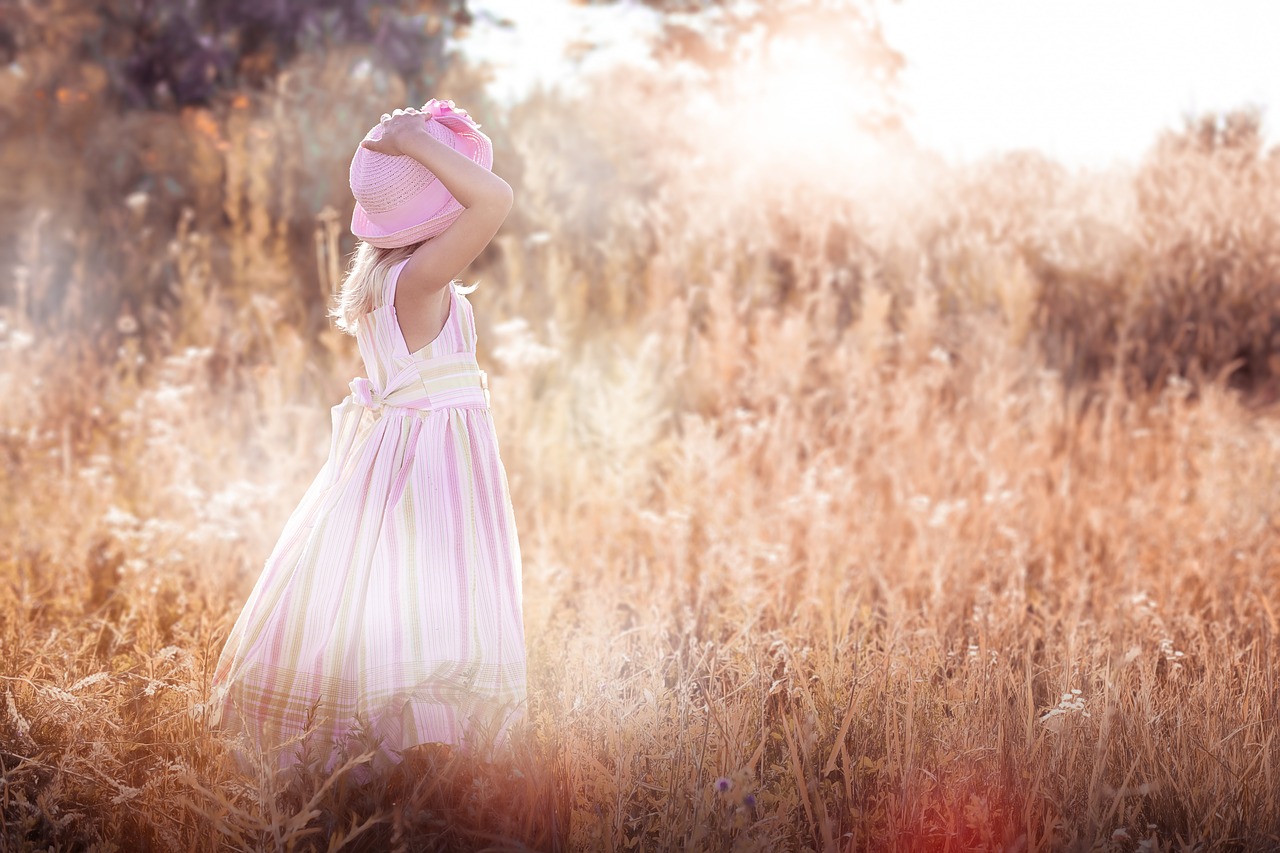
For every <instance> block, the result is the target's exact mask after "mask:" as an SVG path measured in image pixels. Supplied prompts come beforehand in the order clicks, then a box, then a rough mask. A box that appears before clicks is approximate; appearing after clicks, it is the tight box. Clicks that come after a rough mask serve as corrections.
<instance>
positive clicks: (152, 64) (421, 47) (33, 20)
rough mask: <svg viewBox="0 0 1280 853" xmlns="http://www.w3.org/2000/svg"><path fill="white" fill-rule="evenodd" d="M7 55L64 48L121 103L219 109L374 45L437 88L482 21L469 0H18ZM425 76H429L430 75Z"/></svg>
mask: <svg viewBox="0 0 1280 853" xmlns="http://www.w3.org/2000/svg"><path fill="white" fill-rule="evenodd" d="M3 9H4V11H3V14H2V15H0V54H3V55H4V56H5V57H7V60H6V61H8V62H17V63H18V65H19V67H21V65H22V62H23V60H24V56H25V55H26V54H28V53H31V54H40V53H42V52H43V51H44V50H46V49H48V48H55V47H62V48H63V49H64V50H63V51H58V52H60V53H63V55H64V56H66V57H67V59H68V60H69V61H72V62H89V63H94V64H96V65H98V66H99V67H101V68H103V69H104V70H105V71H106V73H107V80H108V88H109V90H110V92H111V94H112V95H114V96H115V97H116V98H117V99H118V100H119V103H120V105H121V106H125V107H152V108H167V107H171V106H186V105H192V104H204V103H208V102H209V100H210V99H211V98H212V97H213V96H214V94H215V93H216V92H217V91H219V90H220V89H227V88H238V87H243V86H246V85H248V86H260V85H262V84H263V83H265V82H267V81H269V80H270V79H271V78H273V77H274V76H275V75H276V74H277V73H278V72H279V71H281V70H282V69H283V68H284V66H285V65H286V63H287V62H288V61H289V60H290V59H291V58H292V57H293V56H295V55H296V54H298V53H299V52H304V51H314V50H318V49H324V48H328V47H333V46H337V45H342V44H368V45H369V46H370V47H371V48H372V50H371V57H372V58H373V59H375V60H376V61H377V62H380V63H382V64H383V65H384V66H385V67H386V68H388V69H389V70H391V71H394V72H396V73H397V74H399V75H400V76H401V77H403V78H404V79H405V81H406V83H407V84H408V85H409V87H410V89H417V88H420V87H422V88H429V87H430V86H431V85H432V83H433V82H434V80H435V79H436V78H438V76H439V75H440V74H441V72H442V71H443V70H444V65H445V53H444V46H445V41H446V39H448V38H449V37H450V36H451V35H452V34H453V33H454V31H455V30H456V29H457V28H458V27H464V26H466V25H467V24H469V23H470V21H471V17H470V13H469V11H468V9H467V2H466V0H50V2H48V3H41V4H33V3H24V4H20V5H19V4H8V5H5V6H4V7H3ZM424 78H425V79H424Z"/></svg>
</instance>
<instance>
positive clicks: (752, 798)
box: [742, 794, 756, 809]
mask: <svg viewBox="0 0 1280 853" xmlns="http://www.w3.org/2000/svg"><path fill="white" fill-rule="evenodd" d="M742 804H743V805H744V806H746V807H747V808H749V809H753V808H755V807H756V795H755V794H747V795H746V796H745V797H743V798H742Z"/></svg>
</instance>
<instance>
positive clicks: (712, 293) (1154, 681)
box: [0, 67, 1280, 851]
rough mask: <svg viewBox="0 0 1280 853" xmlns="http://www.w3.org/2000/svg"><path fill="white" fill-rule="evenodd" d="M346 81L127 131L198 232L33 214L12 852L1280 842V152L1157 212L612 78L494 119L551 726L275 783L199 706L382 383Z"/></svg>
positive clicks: (1234, 129)
mask: <svg viewBox="0 0 1280 853" xmlns="http://www.w3.org/2000/svg"><path fill="white" fill-rule="evenodd" d="M326 73H329V72H328V71H326V67H316V68H311V69H309V70H308V71H307V72H306V74H305V75H303V77H304V79H308V80H311V81H313V84H314V88H307V87H304V86H299V85H298V84H297V79H298V78H297V77H295V78H294V79H293V80H292V82H291V81H289V80H286V81H285V82H283V83H281V84H280V85H279V86H277V87H275V88H274V89H273V90H272V91H268V92H266V93H264V94H262V95H261V96H254V97H253V98H252V99H249V98H238V99H236V100H234V101H232V100H228V102H227V103H226V104H223V105H221V106H220V107H218V108H216V109H210V110H189V111H186V112H184V113H182V114H181V115H179V116H176V117H169V118H155V119H154V120H153V124H152V125H149V126H139V125H138V124H137V122H138V121H140V119H136V118H131V119H119V120H118V121H117V123H116V124H115V125H112V131H113V134H114V135H113V136H112V138H114V139H116V140H119V142H118V144H119V145H120V146H133V147H132V148H127V147H126V148H122V149H121V150H128V151H130V152H133V153H130V154H129V156H130V157H135V156H136V158H137V159H138V164H136V165H134V166H128V165H127V164H126V167H125V169H126V171H128V169H130V168H133V169H135V170H143V169H148V170H151V173H154V174H156V175H170V176H171V179H172V180H174V181H175V182H176V183H177V184H178V185H179V186H180V187H181V188H182V190H183V193H182V195H181V196H177V195H173V194H170V195H166V194H165V192H166V190H165V186H166V185H165V184H164V182H163V181H158V182H157V183H156V184H155V188H154V189H153V190H151V191H149V192H136V193H128V194H126V193H123V192H121V193H120V194H118V195H115V196H112V195H111V191H109V190H110V187H112V186H115V185H114V184H112V185H109V186H107V187H106V188H105V189H103V190H102V191H101V192H99V193H98V194H97V195H88V196H84V197H79V196H77V197H76V198H74V199H72V200H67V201H64V202H63V203H60V204H56V205H55V204H50V205H45V206H41V204H40V203H39V201H38V200H37V199H36V198H35V196H34V195H31V196H29V197H23V198H20V199H19V200H20V201H22V203H21V204H20V205H19V206H18V207H17V208H16V210H17V211H18V212H19V213H20V215H18V214H13V213H7V214H6V216H9V217H10V218H9V219H7V220H6V223H7V226H6V227H7V228H10V229H11V231H10V233H11V235H12V239H11V240H9V241H8V242H7V243H6V251H7V252H9V257H8V258H7V259H5V264H4V267H3V269H2V270H0V277H2V278H3V280H4V282H5V293H6V294H7V297H6V300H5V302H4V305H3V310H4V316H3V328H2V330H0V393H2V395H3V400H4V403H5V404H4V406H3V407H0V426H2V431H0V440H2V441H3V455H4V460H5V465H4V466H3V468H0V849H3V850H14V851H17V850H47V849H52V850H81V849H92V850H101V851H107V850H119V851H135V850H183V851H213V850H229V849H252V850H259V849H261V850H281V851H284V850H299V851H300V850H313V849H314V850H337V849H347V850H386V849H391V850H473V849H492V850H521V849H539V850H549V849H567V850H591V851H595V850H609V851H614V850H618V851H621V850H724V851H729V850H733V851H749V850H761V851H803V850H814V851H819V850H821V851H827V850H831V851H836V850H839V851H857V850H904V851H905V850H929V851H935V850H936V851H949V850H957V851H958V850H1016V851H1043V850H1114V851H1135V850H1141V851H1165V850H1169V851H1173V850H1177V851H1182V850H1197V851H1208V850H1266V849H1276V848H1277V847H1280V796H1277V794H1276V792H1277V790H1280V743H1277V740H1276V712H1277V703H1278V702H1280V660H1278V656H1280V646H1278V645H1277V639H1278V637H1280V624H1277V616H1278V613H1280V586H1278V583H1280V490H1278V489H1277V487H1276V485H1275V484H1276V482H1277V476H1278V475H1280V421H1278V420H1276V418H1275V417H1274V414H1273V412H1272V400H1273V399H1274V397H1275V390H1276V387H1277V385H1276V382H1277V376H1278V375H1280V373H1278V371H1280V363H1277V361H1276V357H1277V354H1280V320H1278V318H1280V230H1278V228H1277V220H1278V217H1280V211H1278V210H1277V208H1276V205H1275V199H1276V198H1277V191H1278V190H1280V156H1278V155H1277V154H1276V152H1275V151H1270V152H1268V151H1265V150H1263V149H1262V148H1261V146H1260V144H1259V143H1258V137H1257V135H1256V133H1254V132H1252V131H1251V130H1250V126H1249V123H1248V121H1247V118H1242V117H1241V116H1235V117H1233V118H1231V120H1230V121H1222V120H1220V121H1217V122H1216V123H1215V121H1214V119H1212V118H1210V119H1207V120H1205V121H1204V122H1202V123H1201V124H1199V125H1197V126H1193V127H1188V129H1187V130H1186V131H1185V132H1184V133H1181V134H1176V135H1170V136H1168V137H1166V138H1165V139H1163V140H1161V141H1159V142H1158V143H1157V142H1155V141H1153V146H1152V149H1151V151H1150V154H1149V156H1148V158H1147V159H1146V160H1145V161H1144V163H1143V164H1142V165H1141V166H1139V167H1138V168H1136V169H1134V170H1132V171H1129V172H1123V173H1108V174H1080V175H1077V174H1072V173H1068V172H1066V171H1064V170H1063V169H1061V168H1059V167H1057V166H1056V165H1055V164H1053V163H1051V162H1049V161H1045V160H1043V159H1041V158H1039V157H1038V156H1036V155H1033V154H1023V155H1010V156H1007V157H1003V158H1000V159H998V160H991V161H986V162H983V163H980V164H976V165H973V166H966V167H946V166H943V165H940V164H938V163H936V162H933V161H932V160H930V159H929V158H928V157H927V156H924V155H911V154H908V153H902V154H900V156H898V157H896V158H894V159H886V160H885V161H883V162H876V163H869V162H868V161H866V160H859V159H857V158H852V159H851V161H850V162H849V163H828V164H824V167H823V168H822V169H820V170H811V171H805V168H804V167H805V166H806V164H803V163H801V164H797V165H796V166H795V169H796V171H795V173H794V174H791V175H788V176H787V179H786V180H780V181H777V180H768V179H766V176H767V175H770V174H776V173H777V167H776V166H775V167H770V166H769V165H768V163H767V162H766V161H767V157H768V156H769V152H767V151H757V152H754V153H752V152H749V151H747V150H745V149H744V150H743V151H739V152H736V153H735V154H733V155H732V156H703V157H699V156H696V151H695V150H694V149H695V148H696V146H695V139H694V136H695V135H696V131H695V130H688V127H690V125H686V132H685V133H682V134H680V135H673V134H671V133H670V132H669V131H670V127H671V117H670V110H672V109H677V107H675V106H669V107H667V108H665V109H664V110H661V111H659V110H652V109H645V104H646V103H649V102H650V101H647V100H646V99H657V98H661V99H664V102H665V103H668V104H677V103H678V96H677V95H676V94H673V93H664V92H661V91H657V92H655V91H653V90H652V89H648V88H645V87H644V86H641V85H639V84H637V83H635V82H634V81H628V80H627V79H625V78H620V79H616V80H607V81H605V82H604V83H602V85H601V87H600V88H599V89H598V90H597V91H596V92H595V93H594V94H592V95H589V96H588V97H587V98H586V99H585V100H584V101H583V102H581V103H577V104H573V103H562V104H555V103H553V102H552V98H551V96H538V97H535V98H534V99H533V100H531V101H530V102H529V103H527V104H525V105H523V106H521V107H519V108H517V109H516V110H515V111H514V112H513V113H512V114H511V116H510V118H509V120H507V121H505V123H504V122H498V121H497V120H496V119H495V120H490V121H489V122H488V123H487V124H486V128H487V129H488V130H490V131H491V133H492V134H493V135H494V136H495V140H497V142H498V155H497V156H498V159H497V161H496V166H495V168H497V170H498V171H499V172H500V173H503V174H504V175H506V176H508V177H509V179H510V180H511V182H512V184H513V186H514V187H515V188H516V193H517V210H516V213H515V215H514V216H513V218H512V220H511V221H510V222H509V223H508V227H507V229H506V230H505V231H504V232H503V234H501V235H500V237H499V239H498V240H497V241H496V243H495V245H494V246H493V248H492V249H491V250H490V251H489V252H488V253H487V254H486V255H485V256H484V257H483V258H482V259H481V260H480V261H479V262H478V263H477V265H476V267H475V269H474V270H473V272H472V274H469V275H468V279H469V280H471V279H479V280H480V282H481V283H480V287H479V289H478V290H477V291H476V292H475V293H474V294H473V295H472V296H471V300H472V302H473V304H474V305H475V306H476V309H477V319H478V323H479V325H480V329H479V333H480V352H479V358H480V361H481V365H482V366H484V367H486V368H487V369H488V370H489V372H490V376H491V380H490V388H491V391H492V395H493V414H494V417H495V419H496V421H497V428H498V435H499V438H500V441H501V446H502V453H503V459H504V462H505V464H506V466H507V470H508V473H509V477H510V484H511V488H512V492H513V500H514V503H515V510H516V517H517V520H518V523H519V526H520V527H519V531H520V538H521V545H522V553H523V559H524V596H525V597H524V608H525V609H524V615H525V624H526V631H527V650H528V655H529V665H530V680H531V684H530V697H529V701H530V705H529V715H528V726H527V728H526V729H525V730H524V731H523V732H522V733H521V736H520V738H519V739H518V741H517V742H516V744H515V746H514V749H513V751H512V753H511V755H510V756H508V757H506V758H504V759H503V760H501V761H499V762H496V763H493V764H479V765H471V764H465V763H463V762H462V761H461V760H454V761H452V762H451V763H448V764H445V765H443V766H440V767H437V768H434V769H432V770H431V771H430V772H428V773H427V774H426V775H424V776H423V777H422V779H421V784H420V785H419V789H418V790H417V792H416V793H415V794H414V795H413V796H412V797H411V798H410V799H409V800H408V801H407V802H402V803H401V804H399V805H397V806H394V807H393V806H388V805H386V800H385V799H384V796H383V793H384V789H385V786H386V780H382V779H374V780H373V781H372V782H366V783H358V782H357V781H356V777H355V776H354V775H353V773H352V772H351V770H352V768H353V767H355V766H356V765H358V764H359V763H360V762H361V760H362V756H361V755H360V754H355V753H353V754H352V756H351V762H350V763H349V764H348V765H346V766H345V767H344V768H343V769H342V770H341V771H339V772H338V773H336V774H333V775H330V776H325V775H324V774H321V773H319V772H317V771H315V770H311V771H309V772H306V773H303V774H301V775H300V776H298V777H296V778H283V777H280V778H277V777H275V776H273V775H272V774H270V773H267V772H265V771H262V772H258V773H254V772H249V773H246V772H244V770H243V769H242V768H239V767H237V766H236V765H235V763H234V762H232V761H231V760H230V759H229V753H228V749H227V745H226V744H224V743H221V742H220V741H219V740H218V739H217V738H215V737H213V736H212V735H211V734H210V732H209V731H208V729H207V726H206V722H205V707H204V704H203V703H204V702H205V700H206V698H207V689H208V682H209V677H210V674H211V670H212V666H213V663H214V661H215V660H216V658H217V654H218V652H219V650H220V648H221V642H222V640H223V638H224V637H225V636H226V633H227V631H228V629H229V628H230V625H231V623H232V621H233V620H234V618H235V616H236V614H237V613H238V611H239V608H240V606H241V604H242V603H243V601H244V597H245V596H246V595H247V593H248V591H249V589H250V588H251V586H252V583H253V581H254V579H255V577H256V574H257V571H258V570H259V569H260V567H261V564H262V562H263V560H264V559H265V557H266V555H267V553H268V552H269V550H270V547H271V545H272V544H273V543H274V540H275V537H276V536H277V535H278V533H279V531H280V528H281V527H282V525H283V523H284V521H285V519H286V517H287V516H288V513H289V512H290V510H291V509H292V508H293V506H294V504H295V503H296V501H297V499H298V498H299V497H300V496H301V494H302V492H303V490H304V489H305V488H306V486H307V484H308V483H309V481H310V478H311V477H312V476H314V474H315V472H316V471H317V470H318V469H319V466H320V464H321V463H322V462H323V459H324V455H325V452H326V450H327V447H328V444H327V442H328V429H329V420H328V418H329V411H328V407H329V406H331V405H334V404H335V403H337V402H338V401H339V400H340V399H341V397H342V396H343V394H345V393H346V383H347V381H348V380H349V379H350V378H351V377H353V376H355V375H357V374H358V373H359V372H360V364H359V359H358V355H357V353H356V349H355V345H354V342H353V341H352V340H351V339H349V338H344V337H342V336H340V335H338V334H337V333H335V332H334V331H332V330H330V329H328V328H327V327H326V325H325V323H324V320H323V311H324V307H325V300H326V299H327V298H328V297H329V296H330V295H331V294H332V292H333V287H334V286H335V283H336V278H337V276H338V271H339V270H340V268H341V265H342V263H343V257H342V253H343V252H344V251H348V250H349V248H350V243H349V238H347V237H346V236H344V235H345V219H344V217H345V216H346V212H348V211H349V209H348V208H344V207H343V205H344V204H346V203H347V202H345V201H344V200H343V199H344V196H343V194H344V192H345V190H346V187H345V168H346V159H347V158H348V157H349V156H350V152H349V147H348V143H349V142H350V140H348V139H347V138H346V137H341V138H337V137H339V136H340V134H332V133H331V134H330V136H331V137H333V139H332V141H331V142H330V141H328V140H326V139H325V138H324V134H317V136H316V137H315V138H312V137H311V136H310V131H311V130H314V129H315V128H314V127H312V126H309V125H305V124H304V121H303V119H302V118H301V116H311V118H308V119H307V121H316V122H318V121H320V120H321V119H320V118H317V117H316V116H317V115H319V114H318V113H317V112H316V111H315V109H314V107H315V103H316V102H318V100H319V99H320V98H321V97H330V98H332V99H333V100H332V102H331V103H329V104H328V105H327V107H326V109H328V110H330V111H331V112H330V113H329V115H332V116H344V115H356V116H362V115H364V114H365V113H370V112H371V111H370V110H369V109H367V108H366V109H363V112H361V109H360V108H361V107H362V106H367V103H369V102H372V101H373V100H374V99H375V97H377V98H381V99H383V100H390V101H394V100H395V99H396V97H397V93H396V92H395V91H390V92H387V91H382V92H380V93H371V92H367V91H358V90H351V91H345V90H344V94H342V95H341V96H340V97H338V96H334V95H332V93H334V92H337V91H339V87H337V86H336V85H335V84H333V83H332V82H331V81H328V80H327V78H326V77H325V74H326ZM371 85H372V84H371ZM454 85H455V89H454V90H451V91H446V92H443V93H442V96H446V97H447V96H452V97H457V98H458V99H459V102H460V103H465V104H467V105H468V107H469V108H471V109H472V112H473V114H474V113H479V114H481V118H482V120H484V116H483V112H484V110H483V106H482V105H481V106H475V107H473V106H472V104H473V103H474V102H473V101H467V100H465V97H466V95H467V93H468V91H469V90H468V89H467V88H466V85H465V81H459V82H456V83H455V84H454ZM374 112H376V110H375V111H374ZM713 118H714V116H712V117H710V118H707V121H711V120H712V119H713ZM105 120H106V119H104V121H105ZM693 120H694V119H693V118H690V121H691V122H692V121H693ZM68 121H70V119H68ZM566 124H568V125H570V126H572V127H573V128H574V130H575V134H574V135H573V139H574V140H575V142H576V144H575V145H574V146H570V145H569V144H568V143H567V142H566V139H567V138H568V137H567V135H566V134H565V133H564V132H563V128H564V126H565V125H566ZM692 126H693V127H696V125H692ZM37 131H39V133H42V134H45V136H41V137H37V136H35V135H34V134H35V133H36V132H37ZM360 132H362V131H361V130H353V131H352V133H353V134H354V135H352V134H347V136H351V139H352V140H354V139H355V138H357V137H358V135H359V133H360ZM707 132H708V133H710V132H712V131H711V130H710V129H709V130H708V131H707ZM32 134H33V135H32V136H31V137H30V138H27V139H18V140H11V141H10V143H8V144H7V145H6V151H5V154H4V156H5V157H7V158H16V157H18V156H19V154H21V153H22V152H26V154H31V156H33V157H34V158H35V159H34V160H33V161H32V162H34V165H33V166H30V167H29V168H30V169H32V170H35V171H36V172H39V171H40V170H44V171H43V172H42V173H41V174H44V175H45V176H46V179H47V180H50V181H52V180H53V178H52V177H49V176H53V175H55V173H57V170H58V169H59V168H71V167H67V166H65V165H60V163H59V161H58V156H59V155H58V150H59V149H58V148H57V146H56V145H52V146H47V149H48V150H47V152H46V154H45V155H43V156H44V157H45V159H43V160H42V159H41V157H40V156H36V154H39V151H38V150H37V149H40V150H45V148H44V147H42V146H45V143H44V142H43V141H42V140H45V139H48V138H50V137H51V136H52V135H54V134H53V132H52V131H51V130H50V128H40V129H34V130H33V131H32ZM130 140H133V141H132V142H131V141H130ZM32 152H36V154H32ZM24 156H26V155H24ZM103 156H105V155H103ZM753 157H754V158H756V159H753ZM504 158H505V159H504ZM104 162H105V161H104ZM6 165H11V164H8V163H6ZM808 165H811V164H808ZM73 168H74V169H81V170H93V169H96V168H105V167H102V166H101V164H100V163H97V161H94V160H92V159H91V158H90V159H87V160H85V161H84V162H77V163H76V165H75V166H74V167H73ZM103 174H104V175H107V176H106V177H103V178H102V181H103V182H104V184H106V183H107V182H108V181H109V180H111V178H110V175H108V174H107V173H106V172H104V173H103ZM81 177H83V176H81ZM32 180H33V181H34V180H36V179H32ZM68 180H71V178H68ZM24 191H25V190H24V189H23V187H22V186H14V187H10V188H9V189H7V190H5V192H6V193H7V195H6V198H10V199H12V198H15V197H19V196H21V194H22V193H23V192H24ZM112 191H113V190H112ZM68 198H69V197H68ZM77 205H78V206H77ZM326 206H329V207H331V208H332V209H331V210H330V209H328V207H326ZM9 207H10V209H11V210H12V209H14V208H13V207H12V205H10V206H9ZM315 210H320V211H321V213H320V214H319V215H317V214H316V213H315V212H314V211H315ZM335 211H336V212H335ZM175 222H176V223H177V224H176V225H174V223H175Z"/></svg>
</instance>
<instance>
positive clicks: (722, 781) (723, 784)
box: [716, 776, 733, 794]
mask: <svg viewBox="0 0 1280 853" xmlns="http://www.w3.org/2000/svg"><path fill="white" fill-rule="evenodd" d="M732 787H733V783H732V782H731V781H729V780H728V779H726V778H725V777H724V776H721V777H720V778H719V779H717V780H716V790H717V791H719V792H720V793H722V794H723V793H724V792H725V791H727V790H729V789H730V788H732Z"/></svg>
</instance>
